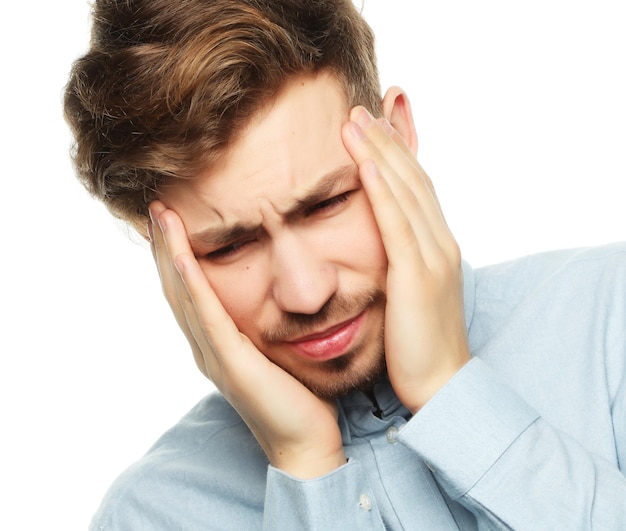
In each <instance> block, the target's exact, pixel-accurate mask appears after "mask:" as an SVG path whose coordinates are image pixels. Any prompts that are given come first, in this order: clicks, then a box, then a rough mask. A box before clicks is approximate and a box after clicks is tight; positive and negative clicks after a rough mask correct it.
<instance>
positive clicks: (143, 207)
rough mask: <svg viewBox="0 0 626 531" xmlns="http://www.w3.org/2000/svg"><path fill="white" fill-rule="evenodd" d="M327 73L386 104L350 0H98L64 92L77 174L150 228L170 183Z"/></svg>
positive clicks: (189, 174) (361, 99) (360, 97)
mask: <svg viewBox="0 0 626 531" xmlns="http://www.w3.org/2000/svg"><path fill="white" fill-rule="evenodd" d="M320 70H328V71H330V72H332V73H333V74H334V75H335V76H336V77H337V79H339V80H340V82H341V84H342V86H343V88H344V90H345V96H346V98H347V101H348V103H349V104H351V105H356V104H362V105H365V106H367V107H369V108H370V109H371V110H372V111H373V112H380V86H379V81H378V72H377V68H376V58H375V53H374V37H373V34H372V31H371V29H370V28H369V26H368V25H367V23H366V22H365V21H364V19H363V18H362V16H361V15H360V13H359V12H358V11H357V10H356V8H355V7H354V5H353V3H352V1H351V0H96V1H95V4H94V7H93V26H92V36H91V43H90V48H89V50H88V51H87V53H86V54H85V55H83V56H82V57H80V58H79V59H78V60H77V61H76V62H75V63H74V65H73V68H72V71H71V74H70V79H69V82H68V84H67V86H66V88H65V101H64V104H65V117H66V120H67V122H68V123H69V125H70V128H71V130H72V133H73V135H74V140H75V141H74V144H73V147H72V158H73V162H74V167H75V169H76V172H77V175H78V178H79V180H80V181H81V182H82V183H83V185H84V186H85V187H86V188H87V190H88V191H89V192H90V193H91V194H92V195H94V196H95V197H96V198H98V199H100V200H101V201H103V202H104V204H105V205H106V206H107V207H108V209H109V210H110V211H111V212H112V213H113V215H115V216H116V217H119V218H121V219H124V220H126V221H128V222H129V223H131V225H132V226H134V227H135V229H136V230H137V231H139V232H140V233H141V234H144V235H145V231H146V228H145V227H146V221H147V216H148V204H149V203H150V201H152V200H153V199H154V198H156V195H157V193H158V190H159V188H160V187H161V186H163V184H164V183H166V182H169V181H170V180H171V179H188V178H193V177H194V176H195V175H197V174H198V173H199V172H200V171H201V170H203V169H205V168H206V167H207V166H208V165H209V164H211V162H212V161H214V160H215V159H216V158H217V157H219V156H220V154H223V152H224V150H225V149H226V148H227V147H228V146H229V144H230V143H231V142H232V141H233V140H234V139H235V138H236V135H237V133H238V132H239V131H241V129H242V128H243V127H244V126H245V125H246V124H247V123H248V121H249V120H250V118H251V117H252V115H254V113H256V112H257V111H259V110H260V109H261V108H262V107H263V106H264V105H266V104H267V103H269V102H270V101H271V100H272V98H273V97H275V95H276V94H277V92H278V91H279V89H280V88H281V87H282V86H283V85H284V83H285V82H286V80H287V79H288V78H290V77H292V76H295V75H298V74H311V73H315V72H318V71H320Z"/></svg>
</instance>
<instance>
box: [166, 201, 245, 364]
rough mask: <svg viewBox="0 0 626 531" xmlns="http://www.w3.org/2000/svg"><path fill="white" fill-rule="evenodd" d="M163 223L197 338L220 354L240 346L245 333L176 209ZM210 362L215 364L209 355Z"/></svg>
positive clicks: (178, 280) (177, 284) (217, 354)
mask: <svg viewBox="0 0 626 531" xmlns="http://www.w3.org/2000/svg"><path fill="white" fill-rule="evenodd" d="M159 223H160V225H161V228H162V230H163V232H164V235H165V241H166V244H167V247H168V252H169V255H170V257H171V261H172V264H173V265H174V267H175V269H176V274H175V275H174V277H175V281H174V282H175V285H176V286H177V288H178V290H179V292H180V300H181V304H183V306H184V310H185V314H186V315H187V316H188V319H189V322H190V323H191V324H192V326H191V327H190V328H191V330H192V333H194V335H195V336H196V340H197V341H198V342H200V343H202V344H203V346H205V347H206V349H207V350H211V351H212V353H213V355H214V356H218V357H220V356H221V353H224V352H232V351H233V350H237V349H240V348H241V341H242V337H241V334H240V333H239V330H238V329H237V327H236V325H235V323H234V322H233V320H232V319H231V317H230V316H229V315H228V313H227V312H226V310H225V309H224V307H223V305H222V303H221V302H220V300H219V299H218V297H217V295H216V294H215V292H214V291H213V288H212V287H211V285H210V284H209V281H208V280H207V278H206V276H205V275H204V272H203V271H202V268H201V267H200V264H199V263H198V261H197V260H196V258H195V256H194V254H193V251H192V249H191V246H190V244H189V240H188V238H187V234H186V231H185V228H184V225H183V223H182V220H181V219H180V218H179V217H178V215H176V213H175V212H173V211H171V210H166V211H164V212H163V213H162V214H161V216H160V218H159ZM207 362H210V363H211V364H213V360H212V359H210V357H209V356H207Z"/></svg>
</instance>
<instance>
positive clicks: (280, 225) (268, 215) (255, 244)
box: [161, 74, 387, 397]
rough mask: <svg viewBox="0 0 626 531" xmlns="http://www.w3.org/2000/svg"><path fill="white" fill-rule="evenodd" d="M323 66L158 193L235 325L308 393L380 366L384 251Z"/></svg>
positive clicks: (363, 376) (362, 378)
mask: <svg viewBox="0 0 626 531" xmlns="http://www.w3.org/2000/svg"><path fill="white" fill-rule="evenodd" d="M348 112H349V108H348V106H347V103H346V101H345V97H344V96H343V92H342V90H341V88H340V85H339V83H338V82H337V81H336V80H335V79H334V78H333V77H332V76H330V75H327V74H321V75H318V76H317V77H300V78H297V79H295V80H293V81H292V82H290V83H289V84H288V85H287V86H286V87H285V88H284V89H283V90H282V92H281V93H280V94H279V97H278V98H277V99H276V101H275V102H274V103H273V104H272V105H271V106H269V107H268V108H266V109H264V110H263V111H262V112H260V113H259V114H258V115H257V116H256V117H255V118H254V119H253V120H252V122H251V123H250V124H249V126H248V127H247V128H246V129H245V130H244V131H243V132H242V134H241V135H240V136H239V137H238V139H237V140H236V142H234V144H233V145H232V147H231V148H230V149H229V150H228V152H227V153H226V154H225V155H224V156H223V157H222V158H221V159H220V161H219V163H218V164H216V165H214V166H212V167H211V168H210V169H209V170H207V171H206V172H204V173H202V174H201V175H199V176H198V177H197V178H196V179H194V180H190V181H178V182H177V183H176V184H175V185H174V186H172V187H171V188H168V189H167V190H165V191H164V193H163V194H162V196H161V200H162V201H163V202H164V203H165V204H166V206H168V207H170V208H172V209H173V210H175V211H176V212H177V213H178V214H179V215H180V217H181V218H182V219H183V222H184V223H185V227H186V229H187V234H188V235H189V238H190V242H191V245H192V248H193V250H194V253H195V255H196V257H197V259H198V261H199V263H200V265H201V266H202V268H203V270H204V272H205V274H206V276H207V278H208V280H209V282H210V284H211V286H212V287H213V289H214V290H215V292H216V294H217V296H218V298H219V299H220V301H221V302H222V304H223V305H224V308H225V309H226V311H227V312H228V313H229V315H230V316H231V317H232V319H233V320H234V322H235V324H236V325H237V327H238V328H239V330H240V332H242V333H243V334H245V335H246V336H248V337H249V338H250V340H251V341H252V342H253V343H254V344H255V345H256V347H257V348H258V349H259V350H260V351H261V352H263V353H264V354H265V355H266V356H267V357H268V358H269V359H270V360H271V361H273V362H274V363H276V364H277V365H279V366H280V367H282V368H283V369H285V370H286V371H287V372H289V373H290V374H292V375H293V376H295V377H296V378H297V379H299V380H300V381H301V382H303V383H304V384H305V385H306V386H307V387H309V388H310V389H311V390H312V391H314V392H315V393H316V394H318V395H320V396H324V397H334V396H338V395H341V394H343V393H345V392H347V391H349V390H350V389H352V388H354V387H358V388H362V387H366V386H368V385H370V383H371V379H372V378H377V377H378V376H379V375H380V374H381V373H382V372H383V371H384V352H383V339H382V335H383V322H384V306H385V296H384V289H385V279H386V273H387V259H386V255H385V252H384V249H383V245H382V242H381V239H380V234H379V232H378V228H377V226H376V223H375V220H374V217H373V214H372V211H371V209H370V205H369V202H368V199H367V196H366V194H365V191H364V190H363V189H362V188H361V184H360V181H359V175H358V169H357V167H356V165H355V163H354V161H353V160H352V159H351V157H350V156H349V154H348V152H347V151H346V149H345V148H344V145H343V142H342V140H341V126H342V124H343V123H344V122H345V121H346V120H347V118H348Z"/></svg>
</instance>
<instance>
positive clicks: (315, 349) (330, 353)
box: [286, 312, 366, 361]
mask: <svg viewBox="0 0 626 531" xmlns="http://www.w3.org/2000/svg"><path fill="white" fill-rule="evenodd" d="M365 313H366V312H361V313H360V314H359V315H357V316H356V317H354V318H353V319H349V320H347V321H343V322H342V323H339V324H337V325H334V326H331V327H330V328H327V329H326V330H323V331H321V332H316V333H313V334H308V335H306V336H302V337H299V338H296V339H294V340H290V341H287V342H286V343H287V344H288V345H289V346H291V347H292V348H293V349H294V350H295V351H296V352H297V353H298V354H299V355H300V356H302V357H305V358H308V359H311V360H315V361H326V360H330V359H333V358H337V357H339V356H341V355H342V354H345V353H346V352H347V351H348V350H349V349H350V347H351V346H352V345H353V344H354V343H355V338H356V337H357V335H358V332H359V331H360V329H361V327H362V325H363V321H364V320H365Z"/></svg>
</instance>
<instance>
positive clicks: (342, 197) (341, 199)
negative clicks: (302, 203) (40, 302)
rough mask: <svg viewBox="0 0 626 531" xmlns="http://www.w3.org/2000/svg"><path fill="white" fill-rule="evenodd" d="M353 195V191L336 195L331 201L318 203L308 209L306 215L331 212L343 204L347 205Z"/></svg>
mask: <svg viewBox="0 0 626 531" xmlns="http://www.w3.org/2000/svg"><path fill="white" fill-rule="evenodd" d="M351 195H352V190H351V191H348V192H344V193H342V194H339V195H336V196H334V197H331V198H330V199H326V200H324V201H320V202H319V203H316V204H314V205H313V206H310V207H308V208H307V209H306V211H305V212H304V215H305V216H311V215H313V214H316V213H317V212H323V211H325V210H331V209H332V208H334V207H336V206H339V205H340V204H341V203H345V202H346V201H347V200H348V199H349V198H350V196H351Z"/></svg>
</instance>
